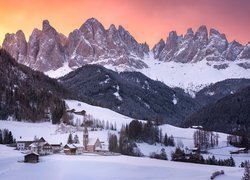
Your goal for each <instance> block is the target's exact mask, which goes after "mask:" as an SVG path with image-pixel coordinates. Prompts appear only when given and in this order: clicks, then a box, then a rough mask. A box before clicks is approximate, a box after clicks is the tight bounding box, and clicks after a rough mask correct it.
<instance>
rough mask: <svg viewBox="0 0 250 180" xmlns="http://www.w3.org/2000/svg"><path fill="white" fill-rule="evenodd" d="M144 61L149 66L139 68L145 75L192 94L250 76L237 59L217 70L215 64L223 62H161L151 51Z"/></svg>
mask: <svg viewBox="0 0 250 180" xmlns="http://www.w3.org/2000/svg"><path fill="white" fill-rule="evenodd" d="M144 62H145V63H146V64H147V65H148V67H149V68H144V69H142V70H139V71H140V72H142V73H143V74H144V75H146V76H148V77H149V78H152V79H154V80H158V81H161V82H163V83H165V84H166V85H168V86H170V87H180V88H182V89H184V90H186V92H188V93H190V94H191V95H192V93H195V92H197V91H199V90H200V89H202V88H203V87H205V86H207V85H209V84H211V83H216V82H218V81H223V80H225V79H229V78H250V73H249V70H247V69H244V68H241V67H239V66H238V65H237V63H236V62H235V61H234V62H229V61H228V65H229V67H228V68H226V69H220V70H217V69H215V68H213V65H215V64H217V65H218V64H220V63H221V62H209V64H208V62H207V61H206V60H202V61H199V62H195V63H185V64H184V63H177V62H161V61H159V60H156V59H154V57H153V54H152V52H150V53H149V55H148V56H147V57H145V60H144ZM222 63H223V62H222ZM193 95H194V94H193Z"/></svg>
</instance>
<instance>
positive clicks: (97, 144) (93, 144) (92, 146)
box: [83, 127, 104, 152]
mask: <svg viewBox="0 0 250 180" xmlns="http://www.w3.org/2000/svg"><path fill="white" fill-rule="evenodd" d="M102 144H103V142H101V141H100V140H99V138H89V132H88V128H87V127H85V128H84V130H83V146H84V148H85V149H84V150H85V152H101V151H104V148H103V146H102Z"/></svg>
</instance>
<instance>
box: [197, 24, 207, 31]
mask: <svg viewBox="0 0 250 180" xmlns="http://www.w3.org/2000/svg"><path fill="white" fill-rule="evenodd" d="M197 31H198V32H207V26H205V25H201V26H200V27H199V28H198V30H197Z"/></svg>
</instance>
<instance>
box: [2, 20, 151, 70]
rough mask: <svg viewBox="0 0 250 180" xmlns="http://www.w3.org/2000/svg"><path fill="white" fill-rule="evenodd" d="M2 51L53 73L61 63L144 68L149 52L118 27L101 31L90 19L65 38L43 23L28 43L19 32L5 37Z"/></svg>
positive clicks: (72, 66)
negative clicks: (145, 55) (145, 56)
mask: <svg viewBox="0 0 250 180" xmlns="http://www.w3.org/2000/svg"><path fill="white" fill-rule="evenodd" d="M3 48H4V49H6V50H7V51H8V52H9V53H10V54H11V55H12V56H13V57H14V58H15V59H16V60H17V61H18V62H20V63H22V64H25V65H28V66H30V67H31V68H33V69H35V70H39V71H42V72H46V71H49V70H57V69H58V68H61V67H63V66H64V65H65V64H66V65H67V66H68V67H69V68H71V69H76V68H78V67H81V66H82V65H85V64H90V63H98V64H101V65H113V66H117V67H123V68H124V69H126V68H127V67H132V68H135V69H141V68H145V67H147V65H146V64H145V63H144V62H143V61H142V60H143V57H144V54H148V52H149V47H148V45H147V44H146V43H144V44H139V43H138V42H137V41H136V40H135V39H134V38H133V37H132V36H131V35H130V34H129V32H128V31H126V30H125V29H124V28H123V27H122V26H119V27H118V29H117V28H116V27H115V26H114V25H111V26H110V27H109V29H105V28H104V27H103V25H102V24H101V23H100V22H99V21H97V20H96V19H94V18H91V19H88V20H87V21H86V22H85V23H84V24H83V25H82V26H81V27H80V28H79V29H76V30H74V31H73V32H71V33H70V34H69V36H68V37H65V36H64V35H62V34H60V33H58V32H57V31H56V30H55V29H54V28H53V27H52V26H51V25H50V24H49V21H48V20H44V21H43V26H42V30H38V29H36V28H35V29H34V30H33V32H32V34H31V36H30V38H29V41H28V42H26V40H25V36H24V33H23V32H22V31H21V30H19V31H18V32H17V33H16V34H6V36H5V40H4V42H3Z"/></svg>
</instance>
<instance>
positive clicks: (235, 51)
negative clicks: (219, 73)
mask: <svg viewBox="0 0 250 180" xmlns="http://www.w3.org/2000/svg"><path fill="white" fill-rule="evenodd" d="M243 49H244V46H243V45H242V44H240V43H239V42H237V41H235V40H234V41H232V42H230V43H229V44H228V48H227V50H226V51H225V52H224V56H225V58H226V59H227V60H229V61H234V60H236V58H237V56H238V55H239V54H240V52H241V51H242V50H243Z"/></svg>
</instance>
